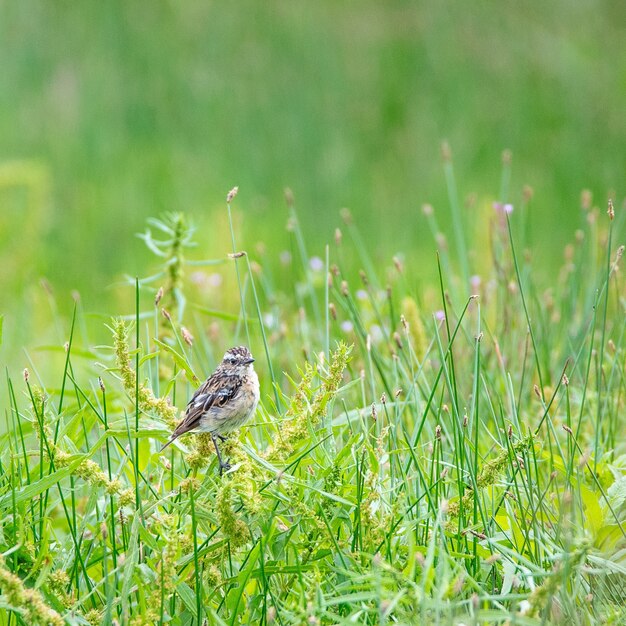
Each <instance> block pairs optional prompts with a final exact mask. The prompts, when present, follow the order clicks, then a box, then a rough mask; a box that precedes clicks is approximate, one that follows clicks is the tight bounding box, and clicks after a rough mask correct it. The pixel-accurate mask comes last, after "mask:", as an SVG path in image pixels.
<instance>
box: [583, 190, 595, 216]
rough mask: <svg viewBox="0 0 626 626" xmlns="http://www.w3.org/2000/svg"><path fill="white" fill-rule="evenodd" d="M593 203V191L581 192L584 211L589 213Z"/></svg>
mask: <svg viewBox="0 0 626 626" xmlns="http://www.w3.org/2000/svg"><path fill="white" fill-rule="evenodd" d="M592 203H593V195H592V193H591V190H589V189H583V190H582V191H581V192H580V207H581V209H582V210H583V211H588V210H589V209H590V208H591V205H592Z"/></svg>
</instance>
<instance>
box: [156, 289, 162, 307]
mask: <svg viewBox="0 0 626 626" xmlns="http://www.w3.org/2000/svg"><path fill="white" fill-rule="evenodd" d="M162 297H163V287H159V290H158V291H157V292H156V296H154V306H159V302H161V298H162Z"/></svg>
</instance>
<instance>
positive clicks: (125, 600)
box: [122, 512, 139, 617]
mask: <svg viewBox="0 0 626 626" xmlns="http://www.w3.org/2000/svg"><path fill="white" fill-rule="evenodd" d="M138 536H139V514H138V513H137V512H135V517H134V518H133V525H132V528H131V531H130V541H129V543H128V549H127V550H126V560H125V561H124V574H123V578H122V615H124V616H125V617H127V616H128V612H129V601H130V589H131V587H132V583H133V574H134V572H135V565H136V564H137V557H138V556H139V541H138Z"/></svg>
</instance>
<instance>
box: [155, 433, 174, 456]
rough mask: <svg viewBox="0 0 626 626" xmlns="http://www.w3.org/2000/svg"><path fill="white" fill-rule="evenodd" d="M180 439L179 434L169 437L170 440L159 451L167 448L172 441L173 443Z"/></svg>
mask: <svg viewBox="0 0 626 626" xmlns="http://www.w3.org/2000/svg"><path fill="white" fill-rule="evenodd" d="M176 439H178V435H172V436H171V437H170V438H169V441H168V442H167V443H166V444H165V445H164V446H163V447H162V448H161V449H160V450H159V452H163V450H165V448H167V446H169V445H170V443H172V442H173V441H174V440H176Z"/></svg>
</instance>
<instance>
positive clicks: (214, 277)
mask: <svg viewBox="0 0 626 626" xmlns="http://www.w3.org/2000/svg"><path fill="white" fill-rule="evenodd" d="M207 283H208V285H209V287H220V286H221V284H222V275H221V274H218V273H217V272H215V273H213V274H209V277H208V280H207Z"/></svg>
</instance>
